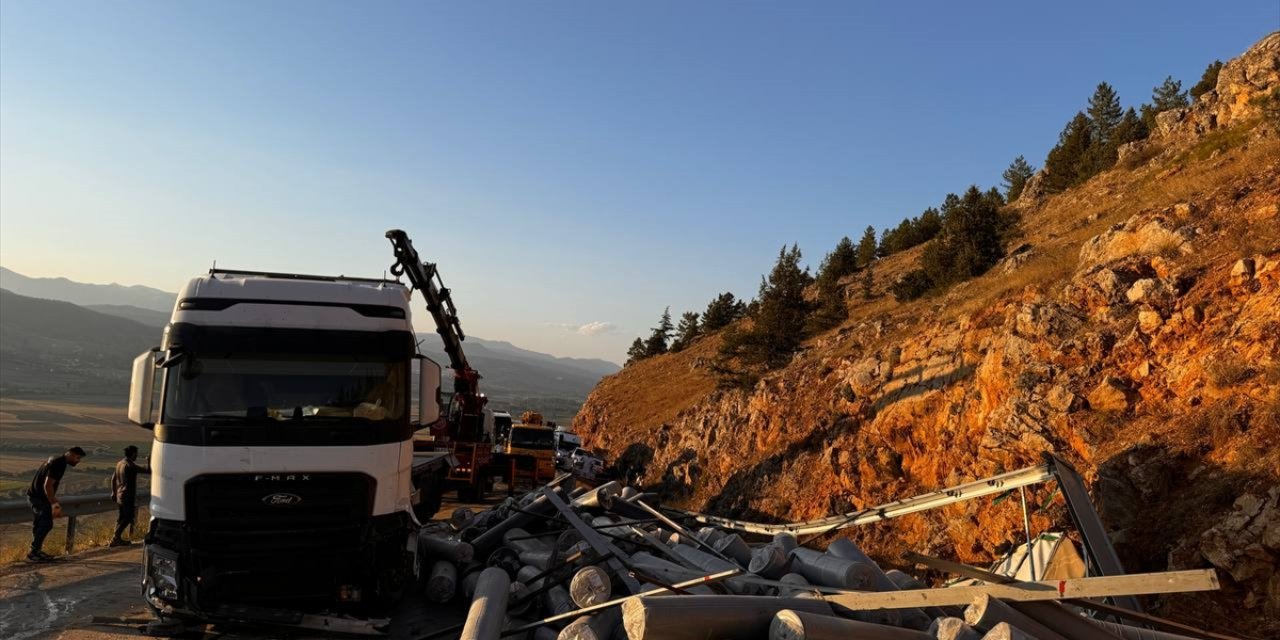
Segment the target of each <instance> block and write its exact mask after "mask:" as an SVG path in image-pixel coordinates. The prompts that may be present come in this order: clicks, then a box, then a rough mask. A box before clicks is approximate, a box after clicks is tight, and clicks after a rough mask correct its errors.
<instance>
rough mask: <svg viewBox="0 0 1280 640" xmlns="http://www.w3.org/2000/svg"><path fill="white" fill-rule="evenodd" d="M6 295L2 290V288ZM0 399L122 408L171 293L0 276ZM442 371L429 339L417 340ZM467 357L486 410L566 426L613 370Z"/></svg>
mask: <svg viewBox="0 0 1280 640" xmlns="http://www.w3.org/2000/svg"><path fill="white" fill-rule="evenodd" d="M11 286H12V288H11ZM0 294H2V295H3V297H0V395H4V396H12V397H22V396H38V397H48V396H51V395H56V396H58V397H60V398H61V399H64V400H69V401H77V400H78V401H81V402H95V403H112V404H123V403H124V402H125V401H126V399H127V394H128V386H129V363H130V362H131V361H132V360H133V358H134V357H135V356H137V355H138V354H139V353H141V352H142V351H144V350H146V349H148V348H150V347H153V346H155V345H156V344H158V343H159V341H160V330H161V328H162V327H164V325H165V323H167V322H168V321H169V314H170V313H171V311H172V309H173V302H174V299H175V298H176V294H174V293H168V292H164V291H160V290H159V289H152V288H150V287H142V286H123V285H118V284H109V285H96V284H84V283H80V282H74V281H72V280H67V279H66V278H30V277H27V276H24V275H22V274H19V273H16V272H14V271H11V270H9V269H5V268H4V267H0ZM418 339H419V344H420V345H421V349H422V350H423V352H424V353H425V354H427V355H428V356H429V357H431V358H432V359H434V360H436V361H437V362H439V363H440V364H442V365H447V364H448V359H447V357H446V356H445V353H444V348H443V346H442V345H441V343H440V338H439V336H437V335H435V334H434V333H424V334H419V335H418ZM465 346H466V351H467V357H468V358H469V359H470V361H471V364H472V366H474V367H475V368H476V369H478V370H479V371H480V373H481V375H482V376H483V380H482V382H481V389H482V390H483V391H484V392H485V393H486V394H487V395H488V396H489V397H490V399H491V403H492V405H493V406H494V408H497V409H504V410H510V411H514V412H520V411H524V410H525V409H534V410H538V411H541V412H542V413H544V414H545V415H547V416H548V417H549V418H551V419H557V420H568V419H569V418H570V417H572V416H573V414H574V413H576V412H577V409H578V407H579V406H580V405H581V404H582V402H583V400H585V399H586V397H587V394H588V393H590V392H591V390H592V389H593V388H594V387H595V385H596V383H597V382H599V381H600V379H601V378H603V377H604V376H607V375H611V374H614V373H617V371H618V369H619V367H618V365H616V364H613V363H612V362H608V361H605V360H595V359H584V358H562V357H557V356H552V355H549V354H545V353H538V352H536V351H530V350H528V349H522V348H520V347H517V346H515V345H513V344H511V343H509V342H503V341H498V340H485V339H483V338H477V337H474V336H468V337H467V340H466V345H465Z"/></svg>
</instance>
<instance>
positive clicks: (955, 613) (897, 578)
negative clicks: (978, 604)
mask: <svg viewBox="0 0 1280 640" xmlns="http://www.w3.org/2000/svg"><path fill="white" fill-rule="evenodd" d="M884 575H885V576H887V577H888V578H889V580H890V581H892V582H893V584H894V586H896V587H898V589H900V590H902V591H910V590H913V589H928V587H927V586H925V584H924V583H923V582H920V581H919V580H917V579H916V578H915V576H912V575H909V574H907V573H903V572H901V571H898V570H897V569H890V570H888V571H886V572H884ZM920 609H921V610H922V611H924V613H925V615H927V616H929V617H930V618H933V619H934V620H937V619H938V618H959V617H960V616H962V615H964V609H963V608H961V607H946V608H943V607H920Z"/></svg>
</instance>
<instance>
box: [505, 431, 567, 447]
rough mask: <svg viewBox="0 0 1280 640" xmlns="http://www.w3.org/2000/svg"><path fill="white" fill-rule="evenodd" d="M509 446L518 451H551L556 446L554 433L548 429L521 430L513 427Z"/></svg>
mask: <svg viewBox="0 0 1280 640" xmlns="http://www.w3.org/2000/svg"><path fill="white" fill-rule="evenodd" d="M511 446H512V447H516V448H519V449H538V450H545V451H551V450H552V449H555V446H556V443H555V432H554V431H552V430H550V429H522V428H520V427H515V428H513V429H512V430H511Z"/></svg>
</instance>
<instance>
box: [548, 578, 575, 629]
mask: <svg viewBox="0 0 1280 640" xmlns="http://www.w3.org/2000/svg"><path fill="white" fill-rule="evenodd" d="M543 599H544V600H545V601H546V603H547V615H549V616H558V615H560V614H562V613H569V612H570V611H576V610H577V609H578V605H576V604H574V603H573V598H572V597H570V596H569V590H568V589H566V588H564V587H563V586H561V585H555V586H553V587H551V588H550V589H547V592H546V593H545V594H543ZM561 626H563V623H561Z"/></svg>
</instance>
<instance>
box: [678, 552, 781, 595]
mask: <svg viewBox="0 0 1280 640" xmlns="http://www.w3.org/2000/svg"><path fill="white" fill-rule="evenodd" d="M671 550H672V551H674V552H675V554H676V555H678V556H680V557H681V558H682V559H684V561H685V562H687V563H689V564H691V565H693V566H695V567H697V568H699V569H702V570H703V571H704V572H706V574H712V573H719V572H721V571H729V570H731V569H737V570H739V571H741V570H742V567H739V566H737V565H735V564H733V563H732V562H729V561H728V560H722V559H720V558H717V557H715V556H713V555H711V554H709V553H707V552H705V551H701V550H699V549H694V548H693V547H690V546H687V545H683V544H678V545H676V546H674V547H672V548H671ZM724 585H725V586H726V587H728V589H729V590H730V591H732V592H734V593H737V594H742V595H752V594H756V593H759V592H760V588H759V587H758V586H757V585H755V584H752V583H750V582H745V581H743V580H740V579H738V578H729V579H728V580H725V581H724Z"/></svg>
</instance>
